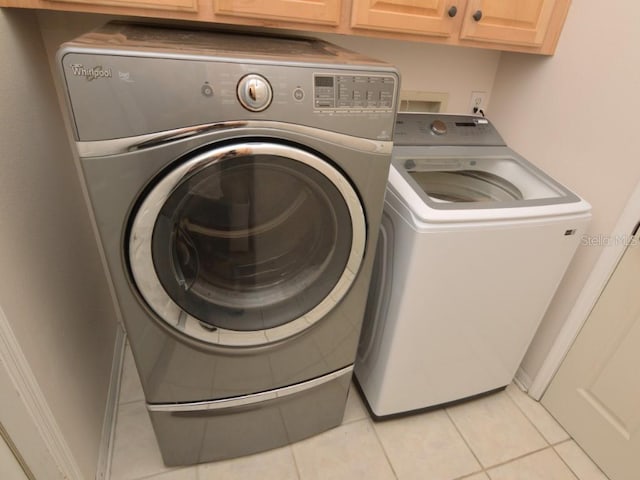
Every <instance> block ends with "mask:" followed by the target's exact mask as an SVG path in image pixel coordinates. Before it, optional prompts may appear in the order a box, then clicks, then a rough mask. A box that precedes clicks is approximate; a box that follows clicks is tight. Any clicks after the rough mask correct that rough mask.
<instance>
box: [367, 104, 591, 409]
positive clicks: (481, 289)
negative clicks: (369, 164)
mask: <svg viewBox="0 0 640 480" xmlns="http://www.w3.org/2000/svg"><path fill="white" fill-rule="evenodd" d="M394 144H395V146H394V151H393V159H392V166H391V170H390V174H389V183H388V186H387V192H386V200H385V207H384V216H383V225H382V227H381V235H380V238H379V243H378V250H377V257H376V265H375V267H374V268H375V270H374V278H373V283H372V286H371V289H370V293H369V300H368V306H367V312H366V314H365V326H364V330H363V334H362V337H361V341H360V346H359V351H358V359H357V362H356V369H355V373H356V378H357V381H358V384H359V385H360V387H361V389H362V391H363V393H364V395H365V397H366V400H367V403H368V406H369V407H370V410H371V412H372V413H373V414H374V416H376V417H385V416H389V415H395V414H399V413H405V412H410V411H413V410H420V409H424V408H427V407H433V406H436V405H442V404H446V403H450V402H454V401H458V400H461V399H465V398H469V397H473V396H476V395H479V394H483V393H486V392H491V391H494V390H497V389H500V388H503V387H505V386H506V385H508V384H509V383H510V382H511V381H512V379H513V377H514V375H515V372H516V370H517V368H518V366H519V364H520V362H521V361H522V358H523V356H524V354H525V352H526V350H527V348H528V346H529V344H530V342H531V340H532V338H533V335H534V334H535V332H536V329H537V328H538V325H539V323H540V321H541V319H542V317H543V315H544V313H545V311H546V309H547V307H548V305H549V302H550V301H551V299H552V297H553V295H554V293H555V291H556V288H557V287H558V284H559V283H560V281H561V279H562V277H563V275H564V273H565V270H566V269H567V266H568V265H569V262H570V261H571V258H572V257H573V255H574V253H575V251H576V249H577V247H578V245H579V243H580V238H581V237H582V235H583V233H584V230H585V228H586V226H587V225H588V223H589V221H590V217H591V213H590V210H591V207H590V205H589V204H588V203H587V202H585V201H584V200H582V199H581V198H579V197H578V196H577V195H575V194H574V193H572V192H570V191H569V190H568V189H566V188H565V187H563V186H562V185H560V184H559V183H558V182H556V181H555V180H553V179H552V178H550V177H549V176H548V175H546V174H545V173H544V172H542V171H541V170H540V169H538V168H536V167H535V166H534V165H532V164H531V163H529V162H528V161H527V160H525V159H524V158H522V157H521V156H520V155H518V154H517V153H516V152H514V151H513V150H511V149H510V148H508V147H507V146H506V145H505V142H504V141H503V140H502V138H501V137H500V135H499V134H498V132H497V131H496V129H495V128H494V127H493V126H492V125H491V123H490V122H489V121H488V120H487V119H485V118H484V117H475V116H460V115H442V114H400V115H398V118H397V123H396V132H395V135H394Z"/></svg>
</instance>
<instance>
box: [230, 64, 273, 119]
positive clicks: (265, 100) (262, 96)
mask: <svg viewBox="0 0 640 480" xmlns="http://www.w3.org/2000/svg"><path fill="white" fill-rule="evenodd" d="M272 98H273V91H272V90H271V85H269V82H268V81H267V79H266V78H264V77H263V76H262V75H258V74H255V73H251V74H249V75H245V76H244V77H242V78H241V79H240V81H239V82H238V100H240V103H241V104H242V106H243V107H244V108H246V109H247V110H249V111H251V112H261V111H263V110H265V109H266V108H267V107H268V106H269V105H270V104H271V100H272Z"/></svg>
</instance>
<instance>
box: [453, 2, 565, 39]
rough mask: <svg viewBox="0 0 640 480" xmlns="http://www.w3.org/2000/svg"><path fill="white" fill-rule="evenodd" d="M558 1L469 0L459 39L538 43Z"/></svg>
mask: <svg viewBox="0 0 640 480" xmlns="http://www.w3.org/2000/svg"><path fill="white" fill-rule="evenodd" d="M558 3H561V2H558V1H557V0H509V1H505V0H468V4H467V9H466V12H465V18H464V21H463V22H462V30H461V31H460V39H462V40H477V41H488V42H498V43H502V44H510V45H526V46H531V47H537V46H541V45H542V44H543V43H544V41H545V39H546V37H547V32H548V31H549V26H550V24H551V20H552V18H553V13H554V8H555V7H556V4H558Z"/></svg>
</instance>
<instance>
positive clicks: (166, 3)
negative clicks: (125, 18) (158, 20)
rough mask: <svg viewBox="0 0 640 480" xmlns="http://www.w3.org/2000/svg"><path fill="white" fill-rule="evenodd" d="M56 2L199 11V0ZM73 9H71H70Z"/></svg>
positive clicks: (56, 0) (66, 0)
mask: <svg viewBox="0 0 640 480" xmlns="http://www.w3.org/2000/svg"><path fill="white" fill-rule="evenodd" d="M51 1H52V2H55V3H61V4H63V3H62V2H64V3H67V2H69V3H72V4H83V5H105V6H112V7H126V8H132V9H137V8H142V9H152V10H168V11H175V12H197V11H198V0H51ZM69 10H71V9H69Z"/></svg>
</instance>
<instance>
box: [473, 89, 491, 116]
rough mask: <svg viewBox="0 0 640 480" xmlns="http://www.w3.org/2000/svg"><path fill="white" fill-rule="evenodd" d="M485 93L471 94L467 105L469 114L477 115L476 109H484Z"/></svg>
mask: <svg viewBox="0 0 640 480" xmlns="http://www.w3.org/2000/svg"><path fill="white" fill-rule="evenodd" d="M486 96H487V92H471V102H470V103H469V112H470V113H477V112H478V109H480V108H482V109H484V108H486V105H485V99H486Z"/></svg>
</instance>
